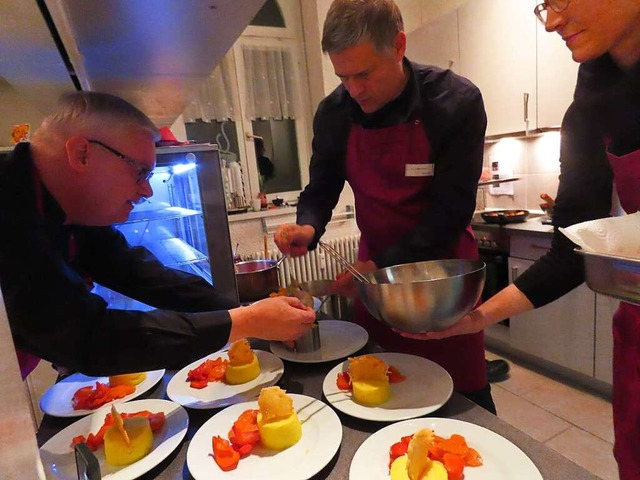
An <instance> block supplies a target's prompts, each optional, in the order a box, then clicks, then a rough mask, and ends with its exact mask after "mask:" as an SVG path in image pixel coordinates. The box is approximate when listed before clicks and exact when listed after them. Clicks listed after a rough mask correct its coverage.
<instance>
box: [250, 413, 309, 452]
mask: <svg viewBox="0 0 640 480" xmlns="http://www.w3.org/2000/svg"><path fill="white" fill-rule="evenodd" d="M258 431H259V432H260V442H261V443H262V445H263V446H264V447H265V448H269V449H271V450H284V449H285V448H289V447H291V446H292V445H295V444H296V443H298V440H300V438H301V437H302V425H301V424H300V420H299V419H298V415H297V414H296V412H293V413H291V414H290V415H289V416H287V417H285V418H279V419H274V420H269V421H266V420H265V419H264V416H263V415H262V413H258Z"/></svg>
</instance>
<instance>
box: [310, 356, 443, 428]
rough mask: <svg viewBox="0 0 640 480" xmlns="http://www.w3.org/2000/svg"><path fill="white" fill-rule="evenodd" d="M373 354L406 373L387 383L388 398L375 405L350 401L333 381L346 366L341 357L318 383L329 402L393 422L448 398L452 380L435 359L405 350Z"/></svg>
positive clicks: (427, 410)
mask: <svg viewBox="0 0 640 480" xmlns="http://www.w3.org/2000/svg"><path fill="white" fill-rule="evenodd" d="M375 356H376V357H378V358H380V359H381V360H383V361H384V362H385V363H386V364H387V365H393V366H394V367H396V368H397V369H398V370H399V371H400V373H401V374H402V375H404V376H405V377H406V380H405V381H404V382H400V383H392V384H391V398H390V399H389V400H387V401H386V402H385V403H383V404H382V405H380V406H377V407H366V406H364V405H360V404H359V403H356V402H355V401H353V399H352V395H351V392H350V391H345V390H340V389H339V388H338V386H337V385H336V378H337V376H338V373H339V372H346V371H347V370H348V369H349V362H348V361H344V362H342V363H341V364H339V365H336V367H335V368H333V369H332V370H331V371H330V372H329V373H328V374H327V376H326V377H325V378H324V382H323V383H322V392H323V393H324V395H325V397H327V400H328V401H329V403H331V405H333V406H334V407H336V408H337V409H338V410H340V411H341V412H344V413H346V414H347V415H351V416H352V417H356V418H362V419H363V420H375V421H379V422H396V421H398V420H406V419H408V418H415V417H421V416H422V415H426V414H427V413H431V412H434V411H435V410H437V409H439V408H440V407H441V406H442V405H444V404H445V403H446V402H447V400H449V397H450V396H451V392H453V381H452V380H451V377H450V376H449V374H448V373H447V371H446V370H445V369H444V368H442V367H441V366H440V365H438V364H437V363H434V362H432V361H431V360H427V359H426V358H422V357H418V356H416V355H409V354H406V353H376V354H375Z"/></svg>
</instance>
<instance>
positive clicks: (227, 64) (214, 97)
mask: <svg viewBox="0 0 640 480" xmlns="http://www.w3.org/2000/svg"><path fill="white" fill-rule="evenodd" d="M232 72H233V60H232V58H231V53H228V54H227V55H225V56H224V57H223V59H222V62H220V64H219V65H218V66H217V67H216V69H215V70H214V71H213V73H212V74H211V75H210V76H209V78H207V80H205V82H204V83H203V84H202V86H201V87H200V89H199V90H198V91H197V92H196V93H195V94H194V95H193V97H192V99H191V101H190V102H189V104H188V105H187V108H186V109H185V111H184V120H185V122H193V121H195V120H196V119H198V118H199V119H202V120H204V121H205V122H210V121H212V120H217V121H219V122H224V121H225V120H236V114H235V111H234V109H233V90H232V88H233V87H232V85H233V74H232Z"/></svg>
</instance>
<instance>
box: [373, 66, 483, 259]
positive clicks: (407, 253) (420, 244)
mask: <svg viewBox="0 0 640 480" xmlns="http://www.w3.org/2000/svg"><path fill="white" fill-rule="evenodd" d="M441 75H451V73H450V72H449V73H448V74H447V73H446V72H444V73H442V74H441ZM454 82H455V84H454V85H453V86H452V87H451V88H448V89H446V90H444V91H440V92H437V93H436V92H434V93H433V94H429V93H428V92H423V101H424V102H425V106H424V108H423V115H424V118H423V121H424V122H425V129H426V131H427V136H428V137H429V141H430V143H431V145H432V148H433V151H432V155H433V159H434V163H435V172H434V177H433V179H432V187H431V188H430V190H429V194H428V201H429V207H428V208H427V209H425V210H424V212H423V214H422V218H421V219H420V222H419V223H418V224H417V225H416V227H415V228H414V229H413V231H412V232H411V233H410V234H409V235H407V236H406V237H404V238H403V239H402V240H401V241H400V242H398V243H396V244H395V245H393V246H392V247H391V248H389V249H388V250H387V251H386V252H384V253H383V254H382V255H380V256H379V257H378V258H375V259H374V261H375V263H376V265H378V266H379V267H384V266H389V265H396V264H399V263H408V262H414V261H421V260H430V259H436V258H442V257H443V256H444V255H446V254H447V252H448V251H450V249H451V248H452V247H453V245H454V244H455V242H456V241H457V240H458V238H459V237H460V235H461V234H462V232H463V231H464V229H465V228H466V227H467V226H468V225H469V222H470V221H471V217H472V216H473V212H474V210H475V205H476V191H477V188H478V179H479V178H480V174H481V172H482V157H483V152H484V135H485V130H486V126H487V117H486V114H485V110H484V103H483V101H482V95H481V94H480V91H479V90H478V89H477V88H475V87H474V86H473V85H471V84H470V83H468V82H467V81H462V79H461V80H455V79H454ZM460 82H462V83H460ZM429 95H431V98H430V97H429Z"/></svg>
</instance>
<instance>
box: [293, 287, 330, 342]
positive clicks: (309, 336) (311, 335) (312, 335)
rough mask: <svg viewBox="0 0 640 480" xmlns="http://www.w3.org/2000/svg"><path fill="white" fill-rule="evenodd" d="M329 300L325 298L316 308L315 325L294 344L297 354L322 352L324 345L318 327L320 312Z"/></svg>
mask: <svg viewBox="0 0 640 480" xmlns="http://www.w3.org/2000/svg"><path fill="white" fill-rule="evenodd" d="M328 299H329V297H328V296H326V297H324V298H323V299H322V301H321V302H320V304H319V305H318V306H317V307H316V308H315V312H316V320H315V322H313V325H312V326H311V328H310V329H309V330H307V332H306V333H305V334H304V335H302V336H301V337H300V338H297V339H296V340H295V341H294V342H293V350H294V351H295V352H297V353H309V352H315V351H316V350H320V347H321V346H322V343H321V341H320V325H318V312H319V311H320V309H321V308H322V305H324V302H326V301H327V300H328Z"/></svg>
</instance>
